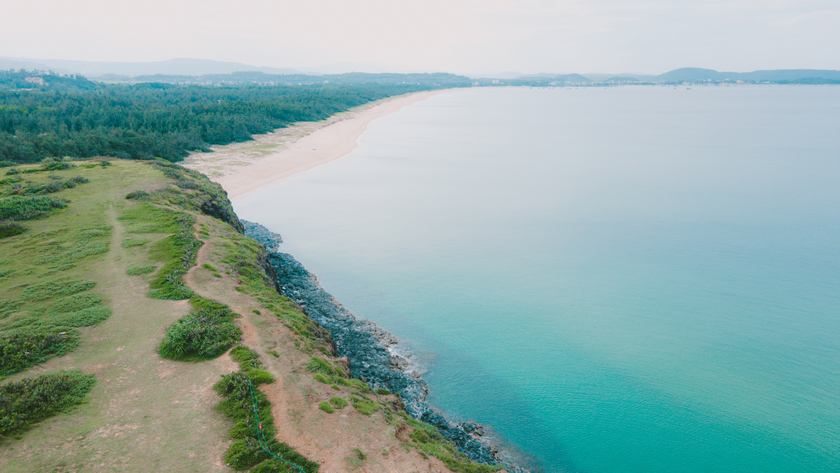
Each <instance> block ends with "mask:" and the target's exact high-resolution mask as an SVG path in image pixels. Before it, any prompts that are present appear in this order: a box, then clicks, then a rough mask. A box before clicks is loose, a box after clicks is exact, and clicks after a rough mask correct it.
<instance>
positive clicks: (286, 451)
mask: <svg viewBox="0 0 840 473" xmlns="http://www.w3.org/2000/svg"><path fill="white" fill-rule="evenodd" d="M235 350H236V354H234V353H233V352H232V353H231V355H232V356H234V357H236V358H239V359H243V360H245V362H249V363H251V364H252V365H253V362H254V361H255V359H254V358H253V356H252V354H251V353H253V351H252V350H249V349H247V348H245V347H241V348H240V347H237V348H236V349H235ZM257 361H258V360H257ZM252 383H253V381H252ZM214 389H215V390H216V392H217V393H219V395H220V396H222V397H224V398H225V400H224V401H222V402H221V404H219V407H218V409H219V410H220V411H221V412H223V413H224V414H225V415H226V416H228V417H229V418H230V419H231V420H233V421H234V422H235V425H234V427H233V429H231V432H230V436H231V437H232V438H237V439H240V440H237V441H236V442H234V443H233V444H232V445H231V446H230V448H228V451H227V453H225V457H224V460H225V463H227V464H228V465H230V467H231V468H233V469H236V470H247V469H249V468H252V467H254V466H256V468H254V469H253V470H251V471H263V472H275V471H276V472H287V471H291V472H294V473H298V470H297V468H291V469H289V470H284V469H283V468H289V465H288V464H286V463H285V462H283V461H281V460H277V459H275V458H274V456H272V455H271V454H269V453H268V452H266V450H265V449H263V448H262V447H261V446H260V439H262V441H263V445H264V446H265V447H266V448H267V449H268V450H269V451H270V452H271V453H272V454H273V455H275V456H277V457H280V458H282V459H283V460H285V461H287V462H291V463H293V464H294V465H297V466H299V467H300V468H301V469H302V470H303V471H304V472H306V473H316V472H317V471H318V467H319V465H318V464H317V463H315V462H312V461H309V460H307V459H306V457H304V456H303V455H301V454H299V453H297V452H296V451H295V450H294V449H293V448H292V447H290V446H288V445H286V444H284V443H280V442H277V441H276V440H274V438H273V437H274V434H275V433H276V432H277V430H276V428H275V427H274V418H273V417H272V416H271V404H270V403H269V402H268V398H266V397H265V394H263V393H262V391H260V390H259V389H254V390H253V393H252V391H251V386H250V385H249V384H248V376H247V375H246V374H245V373H243V372H238V373H231V374H229V375H225V376H222V379H221V380H220V381H219V382H218V383H216V385H215V386H214ZM254 402H256V410H257V415H258V416H259V421H260V423H261V424H262V430H260V426H259V425H258V424H257V420H256V419H255V416H254ZM263 464H265V465H263Z"/></svg>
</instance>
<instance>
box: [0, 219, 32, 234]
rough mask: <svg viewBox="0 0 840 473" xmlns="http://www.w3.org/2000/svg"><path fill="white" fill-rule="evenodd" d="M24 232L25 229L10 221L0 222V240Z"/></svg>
mask: <svg viewBox="0 0 840 473" xmlns="http://www.w3.org/2000/svg"><path fill="white" fill-rule="evenodd" d="M25 231H26V227H24V226H23V225H21V224H19V223H15V222H13V221H11V220H4V221H2V222H0V238H8V237H13V236H15V235H20V234H21V233H23V232H25Z"/></svg>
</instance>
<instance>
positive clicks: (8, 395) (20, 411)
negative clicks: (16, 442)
mask: <svg viewBox="0 0 840 473" xmlns="http://www.w3.org/2000/svg"><path fill="white" fill-rule="evenodd" d="M94 383H95V378H94V376H93V375H89V374H82V373H81V372H78V371H65V372H59V373H51V374H46V375H42V376H39V377H37V378H26V379H22V380H20V381H18V382H14V383H8V384H5V385H3V386H0V439H3V438H5V437H9V436H14V435H17V434H20V433H22V432H25V431H26V430H28V429H30V428H31V427H32V426H33V425H34V424H36V423H37V422H40V421H42V420H44V419H46V418H48V417H51V416H53V415H55V414H58V413H59V412H61V411H65V410H67V409H69V408H71V407H73V406H75V405H77V404H80V403H82V402H84V400H85V396H86V395H87V393H88V392H90V390H91V388H92V387H93V385H94Z"/></svg>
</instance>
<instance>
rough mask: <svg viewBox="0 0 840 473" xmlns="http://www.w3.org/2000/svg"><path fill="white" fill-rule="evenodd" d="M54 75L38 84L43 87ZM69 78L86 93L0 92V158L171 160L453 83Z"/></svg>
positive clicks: (16, 160) (15, 160) (24, 160)
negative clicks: (214, 83) (226, 83)
mask: <svg viewBox="0 0 840 473" xmlns="http://www.w3.org/2000/svg"><path fill="white" fill-rule="evenodd" d="M54 77H56V76H53V78H50V77H47V76H44V77H43V80H44V82H45V83H47V84H49V83H50V81H53V80H54ZM0 79H2V77H0ZM70 79H71V80H76V81H77V82H79V84H81V85H82V86H85V87H86V86H88V84H87V83H88V82H89V83H90V84H93V88H92V89H82V88H80V87H75V88H73V89H72V90H71V89H66V90H63V91H62V90H53V89H43V88H42V89H38V88H36V90H25V91H20V90H0V161H11V162H13V163H31V162H38V161H40V160H42V159H44V158H47V157H65V156H70V157H74V158H88V157H95V156H112V157H117V158H124V159H152V158H163V159H166V160H168V161H172V162H176V161H180V160H182V159H183V158H184V157H186V156H187V155H188V154H189V152H191V151H197V150H202V151H207V150H208V149H209V147H210V146H211V145H224V144H228V143H233V142H241V141H246V140H249V139H251V136H252V135H254V134H259V133H267V132H269V131H272V130H275V129H277V128H281V127H285V126H288V125H290V124H292V123H294V122H297V121H316V120H323V119H325V118H327V117H329V116H331V115H333V114H335V113H338V112H342V111H345V110H347V109H349V108H352V107H355V106H358V105H362V104H364V103H367V102H370V101H374V100H378V99H382V98H385V97H389V96H393V95H399V94H404V93H409V92H416V91H420V90H429V89H435V88H441V87H451V86H452V85H453V84H451V83H450V84H446V85H443V84H435V83H431V82H427V83H414V84H408V83H397V82H396V81H393V82H389V83H359V84H349V85H332V84H318V85H304V86H254V85H249V86H238V87H204V86H196V85H176V84H163V83H143V84H134V85H104V84H98V83H94V82H90V81H88V80H87V79H84V78H75V79H74V78H70ZM15 80H17V79H15ZM27 84H30V85H31V84H33V83H32V82H27ZM35 84H36V85H37V83H35ZM459 85H460V84H459Z"/></svg>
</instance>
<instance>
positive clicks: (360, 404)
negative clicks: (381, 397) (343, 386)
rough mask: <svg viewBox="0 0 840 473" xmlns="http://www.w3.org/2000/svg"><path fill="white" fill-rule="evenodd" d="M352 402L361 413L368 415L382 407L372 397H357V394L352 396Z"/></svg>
mask: <svg viewBox="0 0 840 473" xmlns="http://www.w3.org/2000/svg"><path fill="white" fill-rule="evenodd" d="M350 403H351V404H353V407H355V408H356V410H357V411H359V413H360V414H364V415H366V416H369V415H371V414H373V413H374V412H376V411H378V410H379V409H380V407H381V406H380V405H379V403H378V402H376V401H371V400H370V399H366V398H362V397H357V396H355V395H351V396H350Z"/></svg>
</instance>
